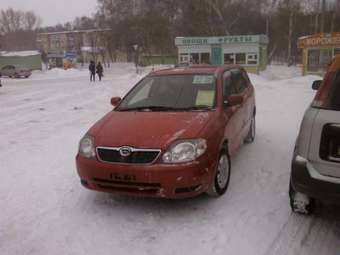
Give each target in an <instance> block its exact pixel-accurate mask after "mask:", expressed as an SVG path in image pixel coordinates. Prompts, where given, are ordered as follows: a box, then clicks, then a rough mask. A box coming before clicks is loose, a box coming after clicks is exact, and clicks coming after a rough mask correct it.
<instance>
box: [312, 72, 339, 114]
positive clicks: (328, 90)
mask: <svg viewBox="0 0 340 255" xmlns="http://www.w3.org/2000/svg"><path fill="white" fill-rule="evenodd" d="M313 106H314V107H319V108H323V109H327V110H334V111H340V70H338V71H337V72H330V73H328V74H327V76H326V77H325V80H324V84H323V86H322V87H321V88H320V90H319V92H318V94H317V96H316V100H315V101H314V103H313Z"/></svg>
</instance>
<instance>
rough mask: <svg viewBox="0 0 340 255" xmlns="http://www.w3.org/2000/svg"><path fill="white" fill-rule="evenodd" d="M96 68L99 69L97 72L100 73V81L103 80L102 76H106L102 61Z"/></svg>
mask: <svg viewBox="0 0 340 255" xmlns="http://www.w3.org/2000/svg"><path fill="white" fill-rule="evenodd" d="M96 69H97V74H98V77H99V81H101V80H102V77H103V76H104V75H103V72H104V69H103V66H102V63H100V61H99V62H98V64H97V67H96Z"/></svg>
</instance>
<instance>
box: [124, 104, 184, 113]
mask: <svg viewBox="0 0 340 255" xmlns="http://www.w3.org/2000/svg"><path fill="white" fill-rule="evenodd" d="M118 111H121V112H128V111H178V108H175V107H169V106H155V105H149V106H138V107H131V108H128V107H127V108H122V109H118Z"/></svg>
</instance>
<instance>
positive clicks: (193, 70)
mask: <svg viewBox="0 0 340 255" xmlns="http://www.w3.org/2000/svg"><path fill="white" fill-rule="evenodd" d="M234 68H241V67H240V66H238V65H222V66H214V65H188V66H179V67H174V68H168V69H162V70H158V71H154V72H151V73H150V74H149V76H167V75H188V74H213V75H217V74H219V73H221V72H224V71H226V70H230V69H234Z"/></svg>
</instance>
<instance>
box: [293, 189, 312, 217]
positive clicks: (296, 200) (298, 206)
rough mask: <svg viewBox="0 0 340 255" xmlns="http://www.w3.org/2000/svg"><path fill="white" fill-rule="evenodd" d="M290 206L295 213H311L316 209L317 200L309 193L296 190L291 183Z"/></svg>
mask: <svg viewBox="0 0 340 255" xmlns="http://www.w3.org/2000/svg"><path fill="white" fill-rule="evenodd" d="M289 199H290V207H291V209H292V211H293V212H294V213H298V214H303V215H310V214H312V213H313V212H314V210H315V200H314V199H313V198H310V197H308V196H307V195H305V194H303V193H300V192H296V191H295V190H294V188H293V186H292V184H291V183H290V185H289Z"/></svg>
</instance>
